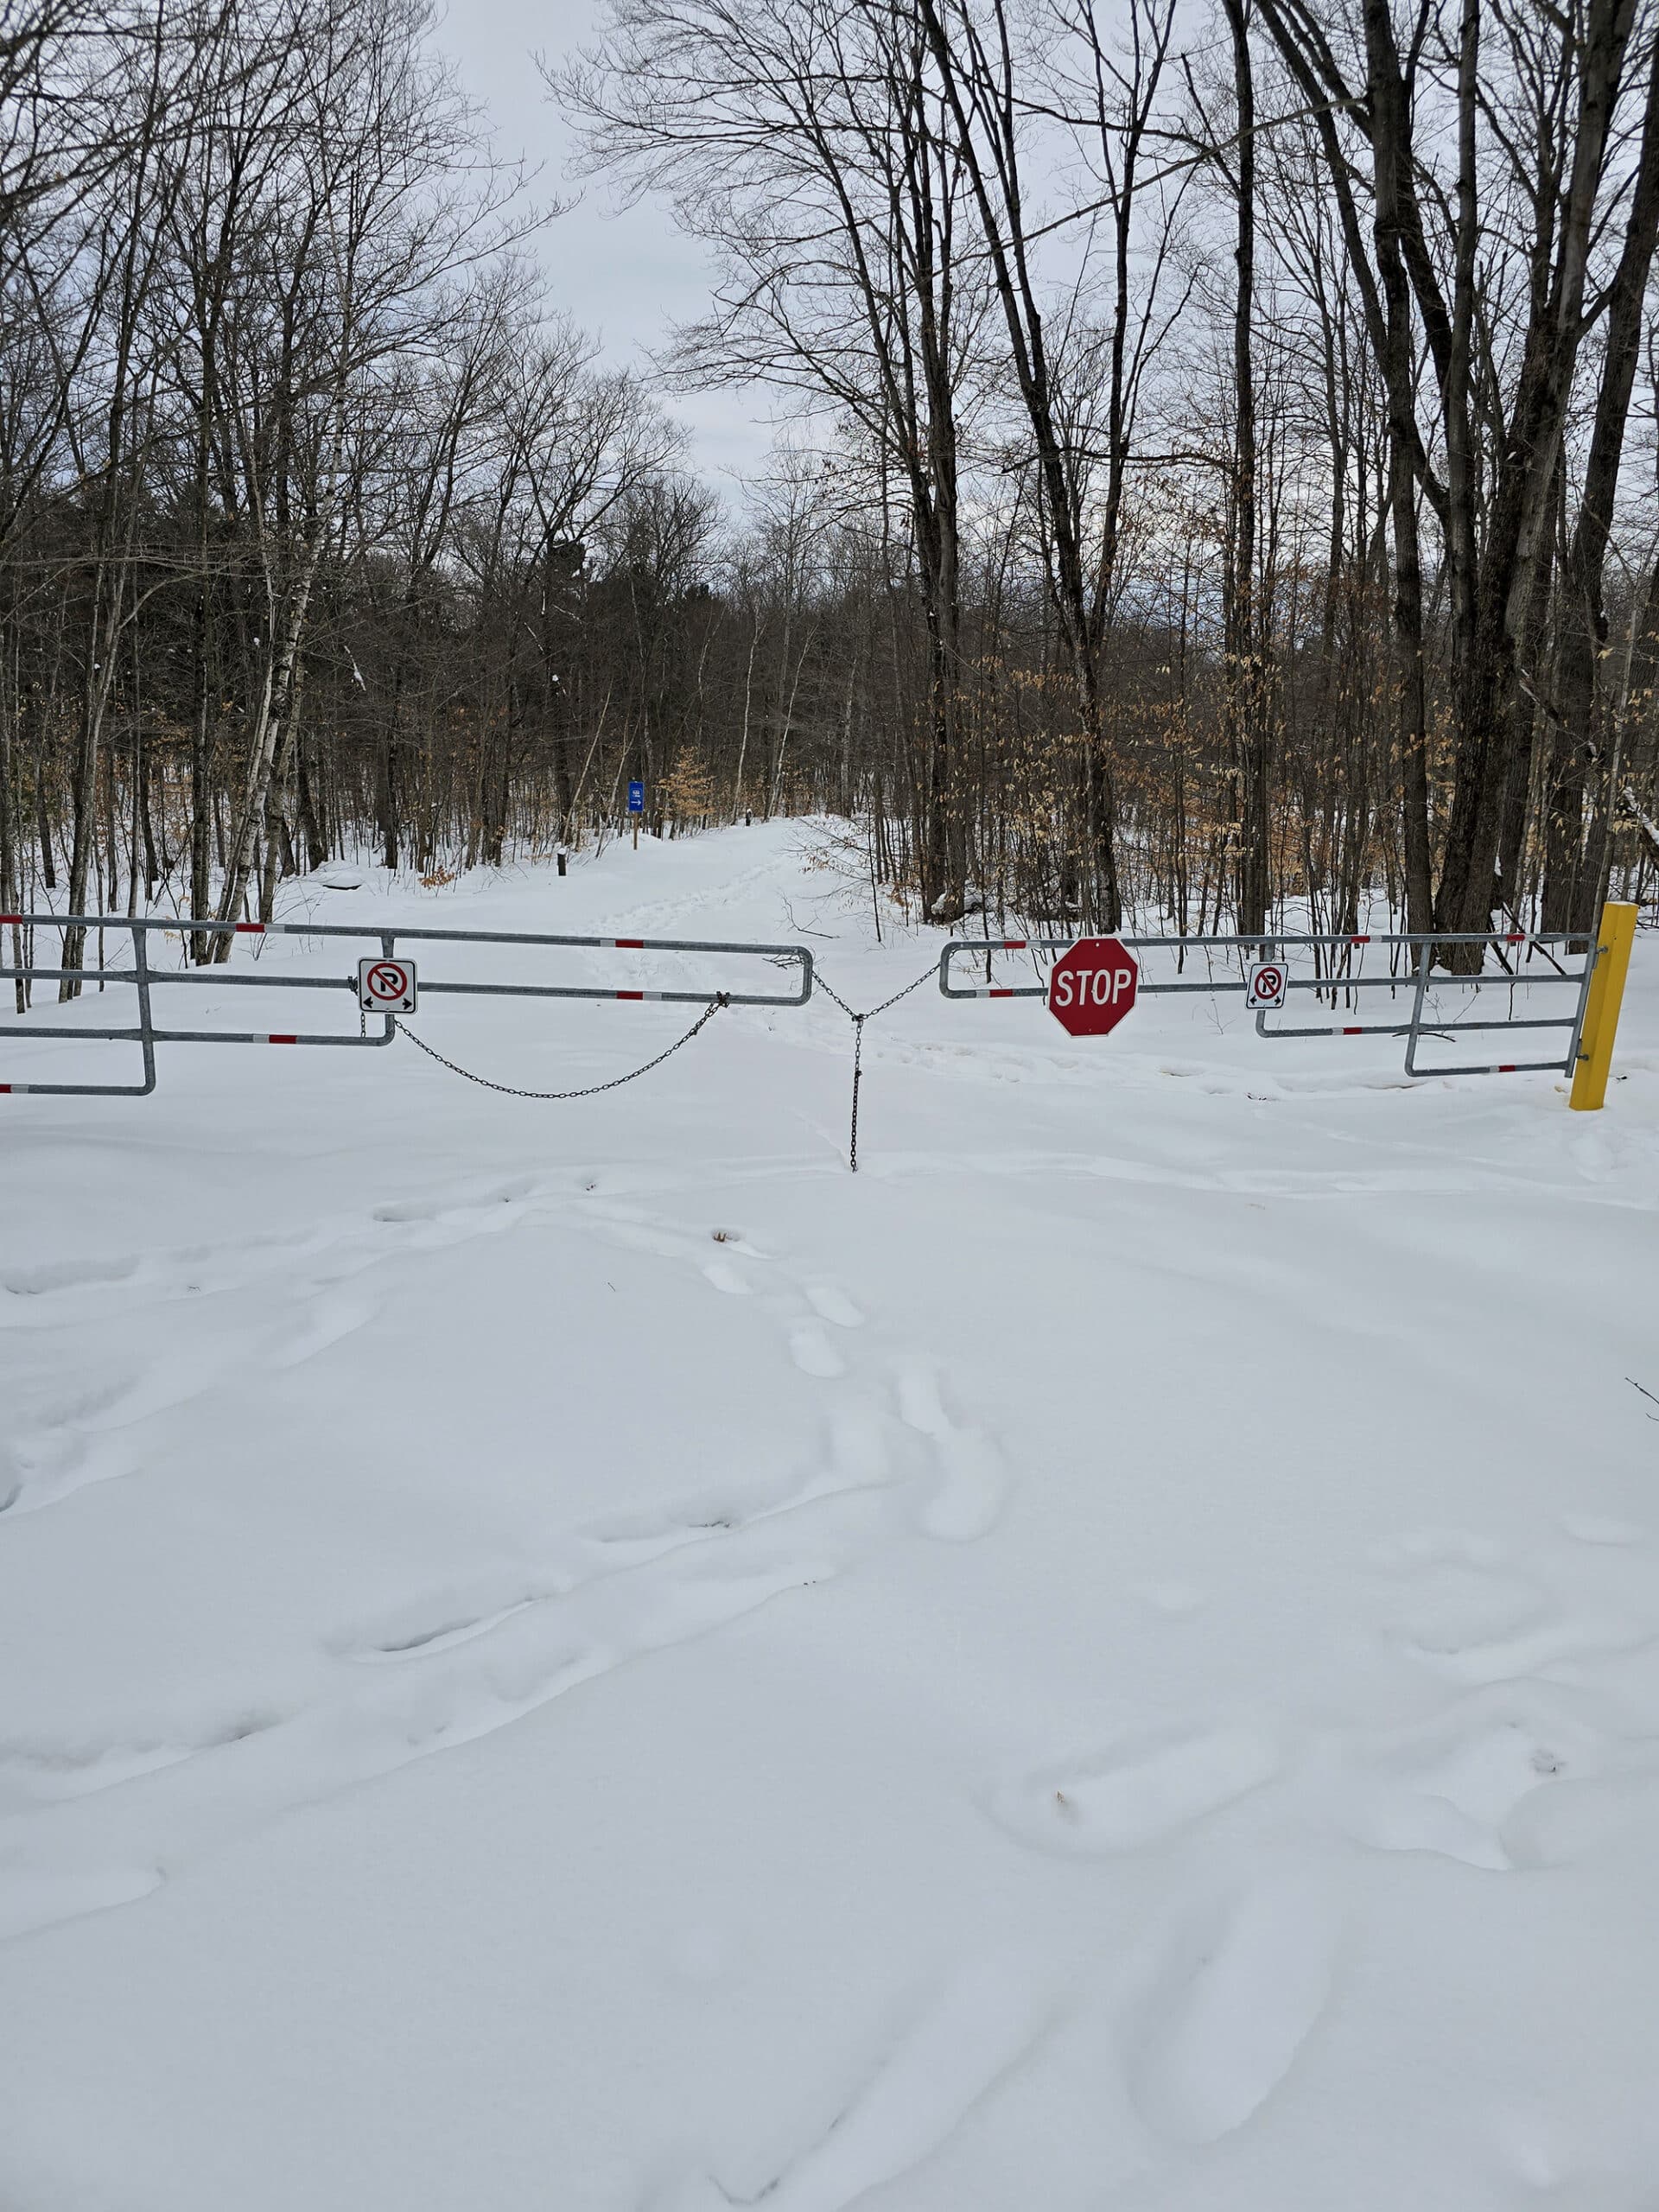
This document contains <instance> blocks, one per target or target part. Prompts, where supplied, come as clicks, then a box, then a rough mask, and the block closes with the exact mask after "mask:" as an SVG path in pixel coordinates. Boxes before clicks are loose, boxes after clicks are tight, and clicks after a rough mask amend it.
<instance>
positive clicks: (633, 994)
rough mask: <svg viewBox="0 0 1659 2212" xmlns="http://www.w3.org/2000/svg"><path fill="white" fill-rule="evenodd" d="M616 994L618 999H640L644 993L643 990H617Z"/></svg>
mask: <svg viewBox="0 0 1659 2212" xmlns="http://www.w3.org/2000/svg"><path fill="white" fill-rule="evenodd" d="M617 996H618V998H620V999H642V998H644V996H645V993H644V992H643V991H619V992H618V993H617Z"/></svg>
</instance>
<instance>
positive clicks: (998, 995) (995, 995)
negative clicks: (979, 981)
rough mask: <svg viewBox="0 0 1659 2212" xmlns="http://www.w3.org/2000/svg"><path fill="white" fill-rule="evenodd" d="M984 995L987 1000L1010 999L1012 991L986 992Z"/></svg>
mask: <svg viewBox="0 0 1659 2212" xmlns="http://www.w3.org/2000/svg"><path fill="white" fill-rule="evenodd" d="M985 995H986V997H987V998H988V999H1011V998H1012V997H1013V996H1014V993H1013V992H1012V991H987V992H986V994H985Z"/></svg>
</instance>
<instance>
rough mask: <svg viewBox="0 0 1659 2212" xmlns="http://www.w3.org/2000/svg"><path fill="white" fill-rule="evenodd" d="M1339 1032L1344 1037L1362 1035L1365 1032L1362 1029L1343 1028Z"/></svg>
mask: <svg viewBox="0 0 1659 2212" xmlns="http://www.w3.org/2000/svg"><path fill="white" fill-rule="evenodd" d="M1341 1034H1342V1035H1343V1036H1344V1037H1363V1035H1364V1034H1365V1032H1364V1031H1363V1029H1344V1030H1343V1031H1342V1032H1341Z"/></svg>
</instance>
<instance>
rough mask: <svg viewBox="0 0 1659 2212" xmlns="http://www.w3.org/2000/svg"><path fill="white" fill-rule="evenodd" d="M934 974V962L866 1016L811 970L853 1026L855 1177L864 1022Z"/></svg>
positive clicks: (850, 1153) (851, 1151)
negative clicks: (857, 1012)
mask: <svg viewBox="0 0 1659 2212" xmlns="http://www.w3.org/2000/svg"><path fill="white" fill-rule="evenodd" d="M938 972H939V971H938V963H935V964H934V965H933V966H932V967H931V968H924V969H923V970H922V972H921V974H920V975H919V976H917V978H916V980H915V981H914V982H910V983H906V985H905V987H904V988H903V989H902V990H899V991H895V992H894V993H893V996H892V997H891V998H890V999H883V1000H882V1001H881V1003H880V1006H873V1007H871V1008H870V1009H869V1011H868V1013H867V1014H855V1012H854V1011H853V1009H852V1007H849V1005H848V1003H847V1001H846V1000H845V999H844V998H842V995H841V993H840V992H839V991H838V990H837V989H836V987H835V985H834V984H833V983H830V982H826V981H825V979H824V973H823V969H822V968H817V967H815V968H814V969H813V971H812V982H813V987H814V988H815V989H817V990H821V991H822V992H823V995H824V996H825V997H826V998H827V999H829V1001H831V1002H832V1004H834V1005H836V1006H838V1007H840V1008H841V1010H842V1013H843V1014H845V1015H846V1017H847V1019H848V1020H849V1021H850V1022H851V1023H852V1025H853V1122H852V1129H851V1132H850V1134H849V1137H848V1141H847V1165H848V1166H849V1168H850V1169H851V1170H852V1172H853V1173H854V1174H855V1175H856V1174H857V1173H858V1093H859V1086H860V1085H861V1084H862V1082H863V1080H864V1025H865V1023H866V1022H867V1021H874V1020H875V1017H876V1015H877V1014H885V1013H886V1012H887V1008H888V1007H890V1006H897V1005H898V1003H899V1000H900V999H907V998H908V997H909V996H910V995H911V993H912V991H918V990H920V988H921V987H922V985H923V984H924V983H925V982H927V980H928V978H929V977H930V976H937V975H938Z"/></svg>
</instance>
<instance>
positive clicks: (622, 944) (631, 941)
mask: <svg viewBox="0 0 1659 2212" xmlns="http://www.w3.org/2000/svg"><path fill="white" fill-rule="evenodd" d="M611 943H612V944H613V945H614V946H615V947H616V949H617V950H618V951H619V952H643V951H644V950H645V939H644V938H642V937H613V938H612V939H611Z"/></svg>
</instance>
